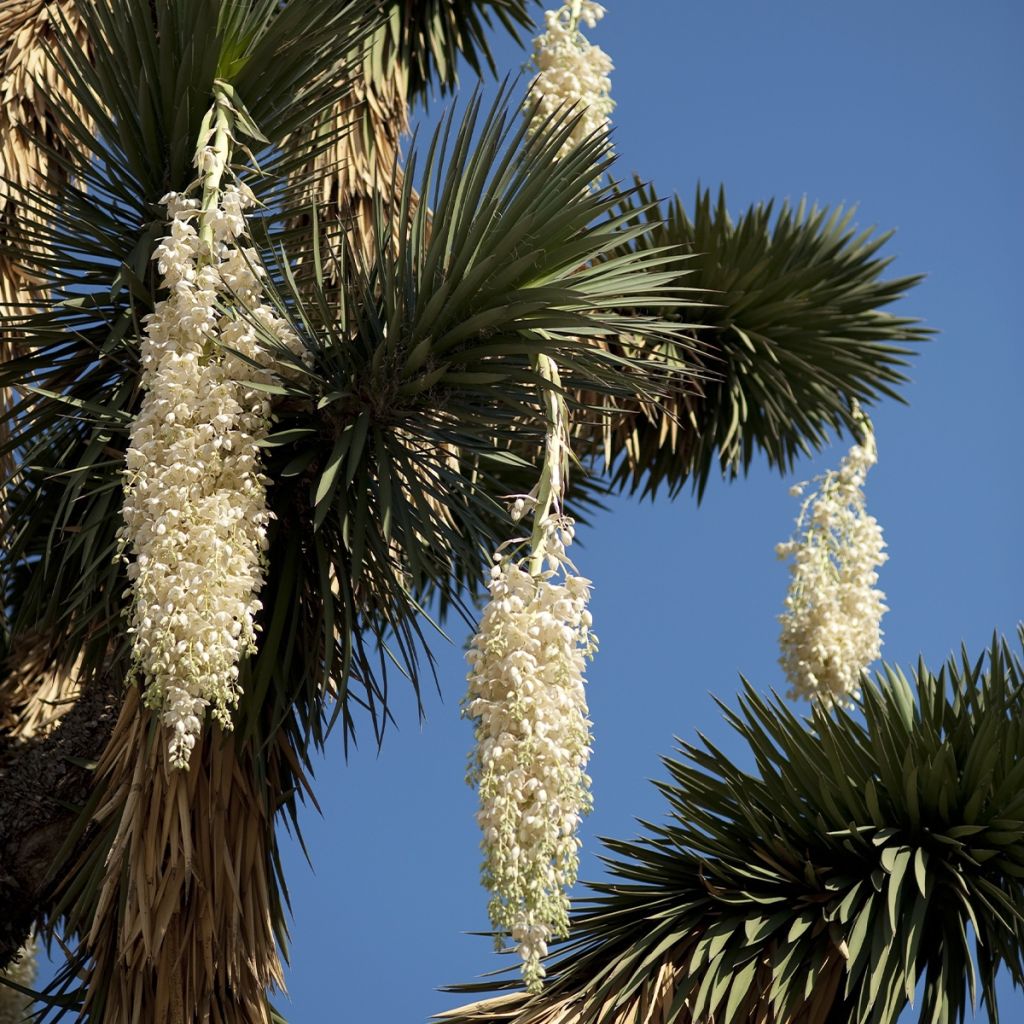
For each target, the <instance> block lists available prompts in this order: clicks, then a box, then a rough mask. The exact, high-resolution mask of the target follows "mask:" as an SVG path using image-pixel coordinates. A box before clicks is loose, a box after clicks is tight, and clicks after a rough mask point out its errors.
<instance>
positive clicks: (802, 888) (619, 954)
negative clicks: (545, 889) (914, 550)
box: [441, 635, 1024, 1024]
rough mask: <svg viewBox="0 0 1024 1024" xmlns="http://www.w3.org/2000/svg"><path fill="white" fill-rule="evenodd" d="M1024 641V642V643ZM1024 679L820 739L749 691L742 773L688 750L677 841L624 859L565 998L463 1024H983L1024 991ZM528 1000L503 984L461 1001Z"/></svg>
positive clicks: (672, 832)
mask: <svg viewBox="0 0 1024 1024" xmlns="http://www.w3.org/2000/svg"><path fill="white" fill-rule="evenodd" d="M1022 639H1024V635H1022ZM1022 684H1024V665H1022V663H1021V660H1020V658H1019V656H1018V655H1017V654H1015V653H1014V651H1013V650H1011V648H1010V646H1009V645H1008V644H1007V643H1006V642H1005V641H1003V642H1000V641H998V640H993V643H992V645H991V647H990V648H989V650H988V651H987V652H985V653H984V654H983V655H982V656H981V657H979V658H977V659H972V658H970V657H969V656H968V654H967V652H966V651H964V652H962V654H961V656H960V657H959V658H951V659H950V660H949V661H948V662H947V663H946V664H945V665H943V666H942V667H941V669H940V670H939V671H938V672H937V673H935V672H932V671H930V670H929V669H928V668H926V667H925V665H924V664H919V665H918V666H917V668H916V669H915V670H914V672H913V673H912V675H911V677H910V678H909V679H908V677H907V676H906V675H904V673H903V672H901V671H900V670H898V669H894V668H885V669H884V671H883V672H881V673H880V674H879V675H878V677H877V678H876V680H875V681H874V682H873V683H867V685H865V687H864V691H863V699H862V700H861V702H860V706H859V708H858V709H856V710H854V711H844V710H841V709H838V708H837V709H836V710H833V711H830V712H826V711H823V710H821V709H820V708H817V709H815V710H814V712H813V713H812V714H811V715H810V716H809V717H807V718H801V717H800V716H798V715H797V714H795V713H794V712H793V711H792V710H791V709H790V708H789V707H788V706H786V705H785V704H784V703H783V702H782V701H781V700H780V699H779V698H777V697H776V698H773V699H766V698H765V697H763V696H761V695H759V694H758V692H757V691H756V690H755V689H754V688H753V687H751V686H750V685H749V684H748V683H746V682H745V683H744V690H743V693H742V695H741V696H740V698H739V702H738V704H739V707H738V709H736V710H732V709H730V708H728V707H727V706H725V705H724V704H723V705H722V707H723V710H724V712H725V716H726V719H727V721H728V722H729V724H730V725H731V726H732V728H733V729H735V730H736V732H737V733H738V734H739V737H740V739H741V740H742V742H743V743H744V745H745V746H746V748H747V750H748V752H749V756H748V758H747V759H745V760H749V765H737V764H736V763H734V761H733V760H732V759H730V758H729V757H727V756H726V755H725V754H723V753H722V752H721V751H719V750H718V749H716V748H715V747H714V746H713V745H712V744H711V743H710V742H708V741H706V740H705V741H704V742H703V743H702V744H701V745H695V744H692V743H689V742H685V741H680V747H679V754H678V756H677V757H676V758H666V759H665V766H666V768H667V769H668V773H669V779H668V780H667V781H665V782H662V783H658V788H659V790H660V791H661V793H662V795H663V796H664V797H665V799H666V801H667V803H668V806H669V817H668V820H667V821H666V822H664V823H663V824H646V826H645V827H646V830H647V835H645V836H644V837H643V838H642V839H639V840H633V841H631V842H620V841H611V840H609V841H606V845H607V847H608V850H609V856H608V857H607V858H606V863H607V865H608V868H609V873H610V877H609V878H608V879H607V880H605V881H602V882H600V883H593V884H591V885H589V886H588V889H589V892H588V894H587V895H584V896H583V897H581V898H580V900H579V901H578V903H577V905H576V915H575V918H574V922H573V932H572V936H571V937H570V939H569V940H568V941H567V942H566V943H564V944H563V945H562V947H561V948H560V949H558V950H556V951H555V952H554V953H553V963H552V965H551V967H550V969H549V976H548V983H547V987H546V989H545V991H544V992H543V993H542V994H541V995H539V996H534V997H529V996H526V995H525V994H519V993H517V994H509V995H503V996H498V997H496V998H492V999H490V1000H486V1001H483V1002H480V1003H475V1004H472V1005H470V1006H466V1007H464V1008H462V1009H460V1010H454V1011H452V1012H450V1013H447V1014H443V1015H442V1017H441V1019H442V1020H444V1021H445V1024H499V1022H501V1024H597V1022H601V1024H612V1022H614V1024H639V1022H641V1021H656V1022H658V1024H676V1022H678V1024H690V1022H691V1021H692V1022H701V1024H703V1022H711V1021H714V1022H715V1024H750V1022H755V1021H756V1022H759V1024H761V1022H763V1024H783V1022H786V1024H789V1022H793V1024H889V1022H892V1021H896V1020H897V1019H899V1018H900V1013H901V1012H902V1011H903V1009H904V1007H905V1006H906V1005H907V1003H908V1002H912V1001H914V998H915V992H917V993H918V995H919V998H920V1003H919V1011H918V1014H917V1020H919V1021H920V1022H921V1024H949V1022H952V1021H960V1022H962V1021H963V1020H964V1019H965V1015H966V1014H967V1012H968V1010H969V1007H970V1006H972V1005H976V1003H977V999H978V995H979V990H980V997H981V1002H982V1005H983V1007H984V1012H985V1013H986V1017H987V1019H988V1020H991V1021H993V1022H997V1021H999V1019H1000V1018H999V1006H998V998H997V991H996V986H995V978H996V973H997V971H999V970H1005V971H1007V972H1008V974H1009V976H1010V978H1011V979H1012V980H1013V982H1014V984H1015V985H1022V984H1024V956H1022V950H1024V944H1022V943H1024V888H1022V879H1024V794H1022V792H1021V781H1022V780H1024V717H1022V713H1021V712H1022V709H1024V689H1022ZM510 987H514V986H513V984H512V983H502V982H500V981H493V982H491V983H490V984H487V983H483V984H477V985H472V986H464V987H461V988H460V989H459V990H460V991H477V992H479V991H484V990H487V989H490V990H492V991H493V990H494V989H501V988H510Z"/></svg>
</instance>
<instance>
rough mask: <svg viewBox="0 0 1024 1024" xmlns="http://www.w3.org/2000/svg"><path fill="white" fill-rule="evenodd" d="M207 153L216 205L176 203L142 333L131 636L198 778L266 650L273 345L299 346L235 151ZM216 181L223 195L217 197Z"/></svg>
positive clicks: (205, 180) (138, 664)
mask: <svg viewBox="0 0 1024 1024" xmlns="http://www.w3.org/2000/svg"><path fill="white" fill-rule="evenodd" d="M211 152H212V150H211V147H209V146H201V147H200V149H199V151H198V152H197V157H196V164H197V167H198V168H199V170H200V182H201V183H202V184H203V185H204V196H203V201H202V202H200V200H197V199H195V198H189V197H188V196H185V195H178V194H176V193H173V192H172V193H169V194H168V195H167V196H165V197H164V199H163V202H164V203H165V205H166V208H167V215H168V218H169V220H170V231H169V233H168V234H167V235H166V236H165V237H164V238H163V239H162V240H161V241H160V243H159V244H158V246H157V248H156V251H155V253H154V259H155V260H156V262H157V269H158V270H159V272H160V274H161V283H162V286H163V287H164V288H165V289H167V290H168V292H169V294H168V295H167V297H166V298H164V299H162V300H161V301H159V302H158V303H157V304H156V306H155V308H154V311H153V313H151V314H150V315H149V316H147V317H146V319H145V321H144V325H145V331H144V337H143V339H142V346H141V367H142V373H141V384H142V388H143V391H144V397H143V400H142V407H141V409H140V410H139V414H138V416H137V417H136V418H135V420H134V421H133V423H132V426H131V433H130V441H129V447H128V451H127V458H126V469H125V498H124V508H123V519H124V525H123V527H122V528H121V531H120V534H119V540H120V543H121V546H122V549H126V550H127V553H128V555H129V556H130V560H129V565H128V570H127V572H128V579H129V581H130V587H129V596H130V600H131V606H130V618H131V625H130V630H129V632H130V635H131V641H132V665H133V674H134V676H135V678H136V679H137V680H138V681H139V682H140V683H141V684H142V685H143V686H144V689H145V698H144V699H145V703H146V704H147V706H149V707H151V708H153V709H155V710H157V711H159V713H160V716H161V719H162V721H163V724H164V725H165V726H166V727H167V728H168V729H169V730H170V740H169V755H170V761H171V763H172V764H173V765H174V766H176V767H180V768H185V767H187V766H188V761H189V756H190V754H191V751H192V749H193V747H194V746H195V743H196V739H197V737H198V735H199V733H200V732H201V729H202V721H203V718H204V716H205V713H206V710H207V708H209V709H211V711H212V714H213V717H214V719H215V720H216V721H217V722H218V723H219V724H220V725H221V726H222V727H223V728H225V729H229V728H231V711H232V709H233V708H234V707H235V706H236V705H237V703H238V698H239V693H240V690H239V669H238V665H239V661H240V660H241V659H242V657H244V656H245V655H246V654H248V653H251V652H252V651H253V650H254V649H255V643H256V633H257V629H258V627H257V624H256V616H257V614H258V612H259V610H260V608H261V604H260V601H259V598H258V594H259V592H260V589H261V587H262V586H263V578H264V557H265V555H264V552H265V550H266V547H267V526H268V523H269V520H270V512H269V510H268V508H267V499H266V487H267V480H266V477H265V476H264V475H263V472H262V469H261V464H260V455H259V447H258V444H259V442H260V440H262V439H263V438H264V437H265V436H266V435H267V432H268V429H269V423H270V407H269V403H268V401H267V396H266V393H265V392H263V391H261V390H259V389H258V388H256V387H253V384H254V383H262V382H266V381H268V380H269V376H268V374H267V372H265V371H263V370H261V369H260V368H259V367H258V365H256V366H254V365H253V362H255V363H257V364H258V363H259V362H260V361H261V360H262V361H263V362H266V361H267V360H266V359H265V357H264V349H263V346H262V344H261V342H260V340H259V337H258V335H259V333H260V332H261V331H263V332H267V333H268V334H269V335H271V336H273V337H275V338H277V339H278V340H279V341H280V342H281V343H282V344H285V345H287V346H288V347H290V348H295V347H296V345H297V339H296V338H295V337H294V335H292V334H291V332H290V331H289V330H288V328H287V327H286V326H285V323H284V321H283V320H281V319H280V318H278V317H277V316H276V315H275V313H274V311H273V310H272V309H271V308H270V307H269V306H267V305H265V304H263V302H262V300H261V294H262V282H261V279H262V278H263V276H264V275H265V271H264V270H263V268H262V267H261V266H260V265H259V260H258V256H257V253H256V251H255V249H253V248H251V247H247V246H244V245H241V244H240V240H241V239H242V237H243V235H244V232H245V211H246V210H247V209H248V208H249V207H251V206H252V204H253V202H254V198H253V195H252V193H251V191H250V190H249V189H248V188H247V187H246V186H245V185H244V184H242V183H238V184H229V185H227V186H224V187H221V186H220V178H221V176H222V175H223V173H224V170H225V166H226V157H225V155H224V154H223V153H214V154H213V155H212V156H211ZM211 176H215V179H216V183H217V187H216V188H213V189H212V190H211V189H210V188H209V183H210V180H211Z"/></svg>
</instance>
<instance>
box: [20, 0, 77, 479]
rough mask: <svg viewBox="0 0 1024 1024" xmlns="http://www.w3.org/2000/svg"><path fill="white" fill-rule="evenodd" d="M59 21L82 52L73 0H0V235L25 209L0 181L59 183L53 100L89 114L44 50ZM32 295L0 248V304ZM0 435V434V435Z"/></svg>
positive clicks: (25, 302) (36, 298) (24, 301)
mask: <svg viewBox="0 0 1024 1024" xmlns="http://www.w3.org/2000/svg"><path fill="white" fill-rule="evenodd" d="M62 20H63V21H66V22H67V24H68V26H69V27H70V28H71V30H72V31H73V32H74V33H75V35H76V37H77V39H78V42H79V43H80V44H81V46H82V47H83V50H86V51H87V45H88V44H87V40H86V38H85V32H84V29H83V27H82V24H81V20H80V19H79V17H78V15H77V14H76V11H75V6H74V2H73V0H57V2H55V3H46V2H45V0H4V2H3V3H0V238H4V237H8V236H10V235H12V234H16V233H17V232H18V229H19V228H20V227H22V226H24V225H25V220H26V218H27V217H30V216H31V215H30V214H29V213H28V211H26V209H25V207H24V204H23V203H22V202H20V201H19V194H18V190H17V189H13V190H12V189H11V188H10V187H9V186H8V185H6V184H5V183H4V181H5V180H10V181H12V182H14V184H15V185H16V186H18V187H20V188H26V189H29V188H30V189H39V190H43V191H46V192H49V193H50V194H56V193H57V191H58V189H59V188H60V187H61V185H62V184H63V172H62V170H61V168H60V167H59V166H58V164H57V163H55V162H54V161H53V160H51V159H50V156H49V153H48V150H47V147H48V148H49V149H52V150H55V151H56V152H58V153H60V152H61V151H62V150H64V149H65V145H66V139H65V136H64V133H62V132H61V131H60V128H59V119H58V116H57V113H56V111H57V104H56V103H55V100H59V101H60V102H61V103H64V104H67V106H68V108H69V109H70V110H71V111H72V113H73V116H75V117H76V118H78V119H80V120H81V121H82V122H84V123H88V121H89V119H88V116H87V115H86V112H85V110H84V109H83V108H82V106H81V104H80V103H79V102H78V101H77V100H76V99H75V97H74V95H73V94H72V93H71V91H70V90H69V89H68V87H67V85H66V84H65V83H64V81H63V79H62V78H61V76H60V73H59V72H58V70H57V68H56V67H55V65H54V63H53V61H52V60H51V58H50V55H49V52H48V51H49V50H53V49H55V48H56V35H57V32H58V31H59V27H60V26H61V23H62ZM40 298H41V296H40V295H39V290H38V279H37V278H36V277H35V276H34V275H33V274H32V272H31V270H30V268H28V267H26V266H24V265H15V263H14V262H12V261H11V260H10V259H9V258H8V257H6V256H3V255H0V310H2V311H3V312H5V313H8V314H10V313H12V312H14V311H18V310H21V311H23V312H27V311H28V309H30V308H32V307H33V306H36V305H38V304H39V302H40ZM17 347H18V339H17V338H16V337H12V336H11V335H10V333H8V332H5V331H3V330H0V360H6V359H9V358H10V357H11V355H12V354H13V353H14V352H16V351H17ZM9 402H10V396H9V395H7V394H6V393H2V394H0V414H2V412H3V411H5V410H6V409H7V408H8V407H9ZM2 429H3V426H2V420H0V430H2ZM3 439H4V438H3V437H2V436H0V441H2V440H3ZM10 469H11V466H10V463H9V459H8V460H7V461H6V464H3V463H0V480H6V479H8V475H9V472H10Z"/></svg>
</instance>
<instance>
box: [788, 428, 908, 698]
mask: <svg viewBox="0 0 1024 1024" xmlns="http://www.w3.org/2000/svg"><path fill="white" fill-rule="evenodd" d="M862 423H863V431H864V437H863V440H862V442H861V443H860V444H855V445H854V446H853V447H852V448H851V449H850V451H849V453H848V454H847V455H846V457H845V458H844V459H843V460H842V462H841V464H840V467H839V470H838V471H835V470H830V471H829V472H828V473H826V474H824V475H823V476H822V477H819V478H818V481H819V484H820V486H819V488H818V490H817V491H816V492H815V493H812V494H811V495H810V496H809V497H808V498H807V499H806V500H805V501H804V503H803V506H802V507H801V510H800V515H799V517H798V518H797V529H796V533H795V535H794V537H793V539H791V540H790V541H788V542H786V543H784V544H779V545H778V546H777V547H776V549H775V550H776V553H777V554H778V556H779V557H780V558H791V559H792V563H791V565H790V573H791V578H790V584H789V593H788V595H787V597H786V611H785V612H784V614H782V615H780V616H779V621H780V622H781V624H782V632H781V635H780V637H779V646H780V649H781V652H782V656H781V658H780V659H779V663H780V664H781V665H782V668H783V669H784V670H785V673H786V676H787V678H788V680H789V683H790V690H789V696H790V697H793V698H800V697H803V698H806V699H808V700H811V699H817V700H820V701H821V702H822V703H823V704H824V705H825V706H826V707H827V706H830V705H831V704H833V703H838V704H842V705H848V704H849V703H850V702H851V700H852V699H854V698H856V697H858V696H859V695H860V677H861V673H862V672H863V671H864V670H866V669H867V667H868V666H869V665H870V664H871V663H872V662H873V661H875V660H876V659H877V658H878V657H879V655H880V653H881V648H882V630H881V620H882V615H883V614H884V613H885V612H886V611H888V608H887V607H886V605H885V604H884V603H883V602H884V600H885V594H883V593H882V591H881V590H879V589H877V587H876V586H875V584H876V583H877V582H878V568H879V567H880V566H881V565H882V564H883V563H884V562H885V561H886V559H887V558H888V555H886V554H885V541H884V540H883V538H882V528H881V527H880V526H879V525H878V522H877V520H875V518H874V517H873V516H870V515H868V514H867V510H866V506H865V500H864V491H863V487H864V480H865V477H866V476H867V472H868V470H869V469H870V468H871V467H872V466H873V465H874V464H875V462H876V460H877V450H876V447H875V439H874V434H873V432H872V430H871V425H870V423H869V422H868V421H867V419H866V418H864V419H863V420H862Z"/></svg>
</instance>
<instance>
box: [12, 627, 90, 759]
mask: <svg viewBox="0 0 1024 1024" xmlns="http://www.w3.org/2000/svg"><path fill="white" fill-rule="evenodd" d="M54 639H55V638H54V637H53V636H51V635H50V634H48V633H45V632H43V631H42V630H40V631H37V632H35V633H31V634H29V635H28V636H22V637H19V639H18V642H17V650H16V653H15V654H14V655H12V656H11V657H10V658H9V659H8V663H7V665H6V666H5V668H6V672H5V674H4V683H3V688H2V689H0V732H6V733H9V734H10V735H11V736H14V737H16V738H17V739H18V740H19V741H23V740H28V739H32V738H33V737H36V736H43V735H45V734H46V733H48V732H50V731H51V730H52V729H53V728H54V726H55V725H56V724H57V723H58V722H59V721H60V720H61V718H62V717H63V716H64V715H65V714H66V713H67V711H68V710H69V709H70V708H71V707H72V706H73V704H74V703H75V701H76V700H77V699H78V697H79V695H80V693H81V692H82V684H81V679H80V678H79V670H80V667H81V657H79V658H78V660H76V661H75V662H74V663H72V664H67V663H66V661H65V660H62V659H61V658H60V657H59V656H58V653H57V652H58V651H59V649H60V648H61V647H62V645H61V644H60V643H59V642H56V643H55V642H54Z"/></svg>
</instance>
